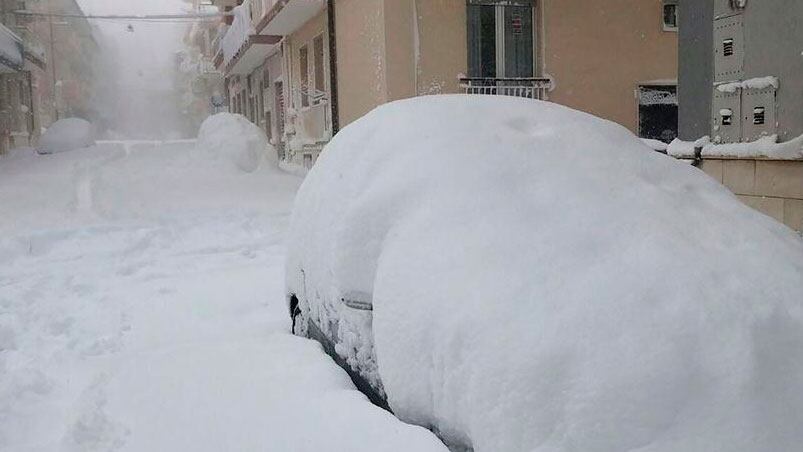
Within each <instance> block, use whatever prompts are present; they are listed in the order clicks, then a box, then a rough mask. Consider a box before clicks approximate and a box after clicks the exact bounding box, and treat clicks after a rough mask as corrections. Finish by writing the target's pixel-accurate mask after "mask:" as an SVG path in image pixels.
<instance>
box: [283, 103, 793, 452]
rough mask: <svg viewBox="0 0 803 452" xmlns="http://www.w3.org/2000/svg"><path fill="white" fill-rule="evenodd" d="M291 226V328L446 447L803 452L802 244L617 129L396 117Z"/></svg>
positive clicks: (334, 151)
mask: <svg viewBox="0 0 803 452" xmlns="http://www.w3.org/2000/svg"><path fill="white" fill-rule="evenodd" d="M289 231H290V237H289V238H290V250H289V255H288V262H287V266H286V267H287V285H288V291H289V292H292V293H297V294H301V298H302V299H301V302H300V303H301V309H302V311H303V315H305V316H309V317H311V318H312V319H313V320H314V321H315V322H316V323H317V324H318V325H320V327H321V328H322V329H324V330H325V331H326V332H328V333H329V334H332V335H333V336H334V337H336V338H337V339H338V341H339V342H340V344H339V346H338V353H340V354H342V355H344V357H346V358H348V359H349V362H351V363H355V362H361V363H363V364H361V365H360V366H359V367H360V369H361V371H362V372H364V373H365V374H367V375H366V376H367V377H370V373H371V369H372V364H371V363H370V362H371V361H372V360H374V361H375V363H374V364H373V368H375V372H376V377H377V380H378V379H381V383H382V385H384V390H385V392H386V394H387V398H388V401H389V404H390V406H391V407H392V409H393V410H394V412H395V413H396V414H397V415H399V416H400V417H401V418H402V419H404V420H407V421H410V422H412V423H416V424H419V425H423V426H427V427H430V428H432V429H433V430H435V431H437V432H439V433H440V435H441V436H442V437H443V438H445V440H446V441H447V442H448V443H451V444H452V445H458V446H459V445H463V446H468V445H471V446H473V448H474V449H475V450H476V451H478V452H482V451H537V452H546V451H550V452H553V451H584V452H594V451H625V450H639V451H640V452H676V451H681V450H682V451H687V452H692V451H711V450H728V451H736V452H738V451H742V452H748V451H750V452H753V451H758V450H762V451H794V450H799V445H800V444H801V443H803V430H802V429H800V428H799V427H800V425H803V241H801V240H800V238H799V237H798V236H796V235H795V234H794V233H793V232H792V231H791V230H789V229H787V228H786V227H785V226H783V225H781V224H778V223H776V222H775V221H773V220H771V219H770V218H768V217H766V216H764V215H762V214H760V213H757V212H755V211H753V210H751V209H749V208H747V207H746V206H744V205H742V204H741V203H740V202H739V201H738V200H737V198H735V197H734V196H733V195H732V194H731V193H729V192H728V191H727V190H726V189H725V188H723V187H722V186H720V185H719V184H717V183H716V182H714V181H713V180H712V179H710V178H709V177H707V176H706V175H705V174H704V173H702V172H701V171H699V170H697V169H696V168H693V167H691V166H689V165H687V164H684V163H681V162H678V161H676V160H674V159H672V158H670V157H667V156H664V155H660V154H658V153H655V152H652V151H650V150H649V149H648V148H647V147H646V146H645V145H644V144H643V143H642V142H640V141H639V140H638V139H637V138H636V137H634V136H633V135H632V134H631V133H630V132H629V131H627V130H625V129H624V128H622V127H620V126H618V125H616V124H613V123H611V122H608V121H604V120H601V119H598V118H595V117H592V116H589V115H587V114H583V113H579V112H576V111H573V110H571V109H568V108H565V107H562V106H559V105H555V104H550V103H545V102H537V101H530V100H525V99H517V98H501V97H490V96H489V97H479V96H428V97H424V98H417V99H412V100H406V101H400V102H395V103H391V104H388V105H385V106H383V107H380V108H378V109H377V110H375V111H374V112H372V113H370V114H368V115H367V116H365V117H364V118H362V119H360V120H359V121H357V122H355V123H354V124H352V125H350V126H348V127H346V128H345V129H344V130H343V131H341V132H340V134H338V135H337V136H336V137H335V138H334V139H333V140H332V142H331V143H330V144H329V145H328V146H327V148H326V150H325V151H324V152H323V155H322V156H321V158H320V159H319V160H318V162H317V164H316V165H315V167H314V168H313V169H312V170H311V172H310V174H309V176H308V177H307V179H306V181H305V182H304V184H303V186H302V187H301V189H300V192H299V194H298V197H297V201H296V207H295V210H294V214H293V219H292V223H291V226H290V228H289ZM346 293H365V294H370V296H371V297H372V299H373V314H370V313H365V311H358V312H355V311H353V310H350V309H349V308H347V307H345V305H343V304H341V302H340V299H341V297H342V296H343V294H346ZM371 315H373V318H371ZM332 325H334V327H333V326H332ZM371 327H372V328H373V332H371V331H370V328H371ZM372 337H373V343H374V345H373V346H372V345H371V342H372V340H371V338H372ZM372 347H373V348H372ZM366 362H368V364H365V363H366ZM369 379H370V378H369Z"/></svg>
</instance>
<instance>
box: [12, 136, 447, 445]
mask: <svg viewBox="0 0 803 452" xmlns="http://www.w3.org/2000/svg"><path fill="white" fill-rule="evenodd" d="M212 157H213V156H210V155H207V154H204V153H203V152H202V151H200V150H198V149H196V148H195V144H194V143H193V142H191V141H183V142H172V143H162V142H114V143H113V142H106V143H100V144H98V145H97V146H95V147H91V148H88V149H83V150H78V151H74V152H68V153H62V154H55V155H49V156H39V155H36V154H35V153H33V152H32V151H30V150H22V151H20V150H18V151H15V152H14V153H12V154H10V155H7V156H3V157H0V450H2V451H14V452H22V451H57V450H58V451H61V450H66V451H107V450H124V451H168V450H169V451H257V450H260V451H271V450H286V451H290V450H292V451H321V450H329V451H359V450H366V451H380V450H388V451H390V450H394V451H395V450H398V451H401V450H405V451H413V450H414V451H427V450H445V449H444V447H443V446H442V445H441V444H440V442H439V441H438V440H437V439H436V438H435V436H434V435H433V434H431V433H430V432H428V431H427V430H425V429H423V428H419V427H413V426H409V425H406V424H403V423H401V422H400V421H398V420H397V419H396V418H395V417H393V416H392V415H391V414H389V413H387V412H385V411H383V410H381V409H379V408H376V407H374V406H373V405H371V404H370V403H369V402H368V401H367V399H366V398H365V397H364V396H363V395H362V394H360V393H359V392H357V391H356V390H355V389H354V387H353V385H352V383H351V381H350V380H349V378H348V376H347V375H346V373H345V372H344V371H342V370H341V369H340V368H339V367H337V366H336V365H335V364H334V362H332V361H331V360H330V359H329V358H328V357H327V356H326V355H325V354H324V353H323V352H322V350H321V347H320V346H319V345H318V344H317V343H315V342H312V341H309V340H305V339H302V338H299V337H295V336H292V335H290V333H289V331H288V330H289V324H290V319H289V316H288V314H287V308H286V306H285V300H284V287H283V265H284V249H285V246H284V237H285V232H286V231H285V229H286V227H287V223H288V216H289V212H290V209H291V206H292V201H293V197H294V195H295V192H296V190H297V188H298V186H299V184H300V182H301V180H300V179H299V178H297V177H295V176H292V175H288V174H285V173H282V172H280V171H279V170H277V169H274V168H272V167H267V166H263V167H262V168H260V169H259V170H257V171H255V172H252V173H245V172H242V171H239V170H238V169H237V168H236V167H234V166H231V165H226V164H225V163H227V162H221V161H219V160H216V159H215V158H212Z"/></svg>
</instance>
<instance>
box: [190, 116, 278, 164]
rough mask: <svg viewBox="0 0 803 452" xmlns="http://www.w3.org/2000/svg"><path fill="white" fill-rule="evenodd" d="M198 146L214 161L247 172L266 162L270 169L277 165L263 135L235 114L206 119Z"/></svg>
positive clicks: (272, 150) (243, 118)
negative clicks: (228, 163)
mask: <svg viewBox="0 0 803 452" xmlns="http://www.w3.org/2000/svg"><path fill="white" fill-rule="evenodd" d="M197 147H198V149H200V150H202V151H204V152H206V153H207V154H209V156H211V157H212V158H213V159H217V160H223V161H228V162H230V163H231V165H233V166H234V167H235V168H237V169H239V170H240V171H244V172H247V173H252V172H254V171H256V170H257V169H259V167H260V165H261V164H262V162H263V161H265V160H267V162H268V163H270V164H271V165H272V166H277V165H278V163H279V158H278V155H277V154H276V151H275V150H274V148H273V146H271V145H270V144H269V143H268V139H267V137H266V136H265V134H264V132H262V130H261V129H260V128H259V127H257V126H256V125H254V124H253V123H251V122H250V121H249V120H248V119H246V118H245V116H242V115H237V114H231V113H218V114H216V115H213V116H210V117H209V118H207V119H206V121H204V123H203V124H202V125H201V131H200V132H199V133H198V144H197Z"/></svg>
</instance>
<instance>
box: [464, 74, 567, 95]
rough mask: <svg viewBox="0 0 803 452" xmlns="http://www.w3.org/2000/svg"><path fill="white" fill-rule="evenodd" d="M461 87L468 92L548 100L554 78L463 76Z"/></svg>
mask: <svg viewBox="0 0 803 452" xmlns="http://www.w3.org/2000/svg"><path fill="white" fill-rule="evenodd" d="M460 87H461V88H463V89H464V90H465V93H466V94H486V95H491V96H513V97H524V98H527V99H536V100H546V98H547V93H548V92H549V90H551V89H552V80H550V79H548V78H497V77H461V78H460Z"/></svg>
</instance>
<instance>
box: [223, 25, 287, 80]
mask: <svg viewBox="0 0 803 452" xmlns="http://www.w3.org/2000/svg"><path fill="white" fill-rule="evenodd" d="M281 40H282V37H281V36H272V35H251V36H249V37H248V41H246V43H245V44H243V46H242V47H240V51H239V52H237V54H236V55H235V56H234V58H232V60H231V61H230V62H229V64H228V66H227V67H226V75H244V74H249V73H251V72H253V70H254V69H256V68H257V67H259V66H260V65H261V64H262V63H264V62H265V59H266V58H267V57H268V55H270V53H271V51H273V49H274V48H275V47H276V45H277V44H279V42H281Z"/></svg>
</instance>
